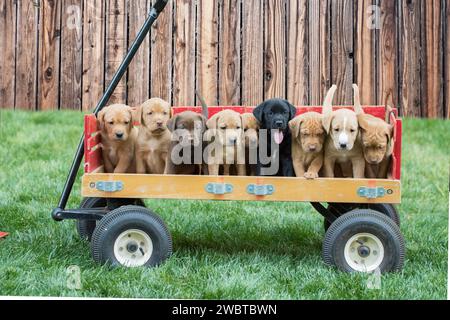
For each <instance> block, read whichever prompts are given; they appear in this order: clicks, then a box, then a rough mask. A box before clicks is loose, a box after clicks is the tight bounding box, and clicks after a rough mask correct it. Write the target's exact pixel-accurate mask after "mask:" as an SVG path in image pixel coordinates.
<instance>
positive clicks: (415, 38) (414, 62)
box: [398, 0, 423, 117]
mask: <svg viewBox="0 0 450 320" xmlns="http://www.w3.org/2000/svg"><path fill="white" fill-rule="evenodd" d="M400 8H401V10H400V12H399V19H400V22H399V31H400V32H399V35H400V39H399V43H400V47H399V52H400V54H399V57H398V58H399V68H400V83H399V85H400V88H399V93H400V94H399V98H400V104H401V106H402V112H403V115H404V116H408V117H420V116H421V115H422V112H423V111H422V98H421V88H420V83H421V79H420V66H421V57H420V1H419V0H402V1H401V3H400Z"/></svg>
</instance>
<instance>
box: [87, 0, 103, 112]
mask: <svg viewBox="0 0 450 320" xmlns="http://www.w3.org/2000/svg"><path fill="white" fill-rule="evenodd" d="M105 9H106V4H105V0H84V17H83V19H84V27H83V79H82V80H83V81H82V83H83V96H82V103H83V111H90V110H93V109H94V108H95V106H96V105H97V103H98V101H99V100H100V98H101V96H102V93H103V84H104V79H105V78H104V74H105V68H104V67H105V64H104V59H105Z"/></svg>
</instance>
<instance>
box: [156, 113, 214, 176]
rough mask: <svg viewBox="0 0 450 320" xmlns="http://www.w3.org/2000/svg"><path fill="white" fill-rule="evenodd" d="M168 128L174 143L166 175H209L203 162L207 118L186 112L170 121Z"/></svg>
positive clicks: (171, 144) (168, 159)
mask: <svg viewBox="0 0 450 320" xmlns="http://www.w3.org/2000/svg"><path fill="white" fill-rule="evenodd" d="M167 126H168V128H169V130H170V131H171V132H172V139H171V140H172V141H171V143H170V146H169V152H168V157H167V161H166V168H165V171H164V173H165V174H185V175H200V174H201V173H202V172H203V173H207V171H206V170H205V168H204V166H203V160H202V158H203V134H204V133H205V131H206V117H205V116H204V115H201V114H198V113H195V112H192V111H185V112H182V113H180V114H178V115H176V116H174V117H173V118H172V119H170V120H169V122H168V124H167Z"/></svg>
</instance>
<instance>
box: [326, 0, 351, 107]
mask: <svg viewBox="0 0 450 320" xmlns="http://www.w3.org/2000/svg"><path fill="white" fill-rule="evenodd" d="M330 25H331V82H332V83H333V84H336V85H337V86H338V91H337V92H336V95H335V99H334V104H336V105H339V104H340V105H344V104H352V102H353V89H352V84H353V60H354V58H353V55H354V53H353V1H351V0H331V22H330Z"/></svg>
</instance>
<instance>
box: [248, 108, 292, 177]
mask: <svg viewBox="0 0 450 320" xmlns="http://www.w3.org/2000/svg"><path fill="white" fill-rule="evenodd" d="M296 113H297V109H296V108H295V107H294V106H293V105H292V104H290V103H289V102H288V101H286V100H282V99H271V100H267V101H265V102H263V103H262V104H260V105H259V106H258V107H256V109H255V110H254V111H253V115H254V116H255V118H256V119H257V120H258V121H259V123H260V134H259V148H260V149H261V148H263V151H261V150H260V152H258V161H257V166H256V175H257V176H285V177H294V176H295V173H294V167H293V164H292V150H291V149H292V146H291V140H292V139H291V132H290V130H289V125H288V123H289V121H290V120H292V119H293V118H294V117H295V115H296ZM266 151H267V153H266ZM261 156H263V157H267V158H268V159H262V158H261Z"/></svg>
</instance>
